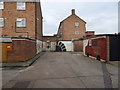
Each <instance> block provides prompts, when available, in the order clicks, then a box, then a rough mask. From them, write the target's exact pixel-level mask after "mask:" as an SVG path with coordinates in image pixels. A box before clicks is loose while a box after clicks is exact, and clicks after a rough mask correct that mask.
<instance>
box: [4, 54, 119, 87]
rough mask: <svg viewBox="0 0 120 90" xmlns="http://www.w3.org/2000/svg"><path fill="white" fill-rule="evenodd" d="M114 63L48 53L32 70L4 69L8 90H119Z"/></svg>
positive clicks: (116, 68) (116, 67)
mask: <svg viewBox="0 0 120 90" xmlns="http://www.w3.org/2000/svg"><path fill="white" fill-rule="evenodd" d="M112 63H113V64H104V63H101V62H100V61H97V60H95V59H91V58H88V57H85V56H83V55H82V53H74V52H45V53H44V54H43V55H42V56H41V57H40V58H39V59H38V60H37V61H36V62H35V63H34V64H33V65H32V66H30V67H27V68H23V69H20V70H16V69H15V70H9V69H3V83H4V88H105V87H108V88H112V87H115V88H117V87H118V65H117V62H112ZM8 72H9V74H8ZM15 73H16V75H15ZM13 74H14V75H15V76H14V77H13ZM7 75H8V76H7ZM10 75H11V76H12V78H11V79H9V80H10V81H9V82H6V81H5V79H6V78H10V77H11V76H10ZM5 82H6V83H5Z"/></svg>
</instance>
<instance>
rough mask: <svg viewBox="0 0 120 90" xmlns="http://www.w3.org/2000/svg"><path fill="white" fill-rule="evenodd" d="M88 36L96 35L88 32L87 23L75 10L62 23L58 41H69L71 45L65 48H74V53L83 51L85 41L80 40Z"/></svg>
mask: <svg viewBox="0 0 120 90" xmlns="http://www.w3.org/2000/svg"><path fill="white" fill-rule="evenodd" d="M86 35H87V36H88V35H90V36H91V35H94V31H86V22H85V21H84V20H83V19H81V18H80V17H79V16H77V15H76V14H75V9H72V11H71V15H70V16H69V17H67V18H66V19H64V20H63V21H61V22H60V25H59V28H58V33H57V37H58V40H59V41H67V42H68V41H69V45H65V46H67V47H69V48H70V47H71V48H72V47H73V46H74V48H73V51H82V47H83V41H81V40H80V39H81V38H83V37H84V36H86ZM63 44H65V43H63ZM72 44H73V45H72ZM70 45H71V46H70Z"/></svg>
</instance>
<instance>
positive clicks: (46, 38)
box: [42, 36, 57, 42]
mask: <svg viewBox="0 0 120 90" xmlns="http://www.w3.org/2000/svg"><path fill="white" fill-rule="evenodd" d="M42 40H43V42H46V41H47V40H50V41H51V42H56V40H57V38H56V37H55V36H43V38H42Z"/></svg>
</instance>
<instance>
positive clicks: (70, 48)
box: [61, 41, 74, 51]
mask: <svg viewBox="0 0 120 90" xmlns="http://www.w3.org/2000/svg"><path fill="white" fill-rule="evenodd" d="M61 42H62V43H63V44H64V45H65V47H66V51H74V44H73V42H72V41H61Z"/></svg>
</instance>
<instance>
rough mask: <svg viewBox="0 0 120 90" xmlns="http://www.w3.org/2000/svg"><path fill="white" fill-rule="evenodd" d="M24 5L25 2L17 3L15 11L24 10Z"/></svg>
mask: <svg viewBox="0 0 120 90" xmlns="http://www.w3.org/2000/svg"><path fill="white" fill-rule="evenodd" d="M25 9H26V3H25V2H17V10H25Z"/></svg>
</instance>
